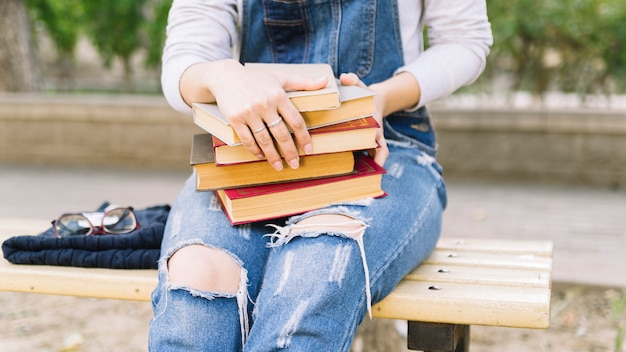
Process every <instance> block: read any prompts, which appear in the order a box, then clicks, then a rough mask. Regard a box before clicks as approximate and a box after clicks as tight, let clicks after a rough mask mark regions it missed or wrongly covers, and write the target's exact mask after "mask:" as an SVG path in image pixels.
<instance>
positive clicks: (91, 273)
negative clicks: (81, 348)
mask: <svg viewBox="0 0 626 352" xmlns="http://www.w3.org/2000/svg"><path fill="white" fill-rule="evenodd" d="M156 283H157V271H156V270H116V269H99V268H77V267H66V266H49V265H15V264H11V263H9V262H8V261H7V260H6V259H4V258H3V259H2V260H0V291H12V292H31V293H44V294H55V295H67V296H82V297H95V298H112V299H124V300H138V301H149V300H150V294H151V293H152V290H153V289H154V287H155V286H156Z"/></svg>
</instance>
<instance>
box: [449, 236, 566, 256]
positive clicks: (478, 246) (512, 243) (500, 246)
mask: <svg viewBox="0 0 626 352" xmlns="http://www.w3.org/2000/svg"><path fill="white" fill-rule="evenodd" d="M553 247H554V245H553V243H552V242H551V241H528V240H511V239H491V238H490V239H481V238H463V239H461V238H453V237H442V238H441V239H440V240H439V242H438V243H437V248H438V249H440V250H449V251H452V252H461V251H472V252H487V253H501V254H504V253H509V254H526V253H532V254H534V255H536V256H546V257H551V256H552V252H553V250H554V248H553Z"/></svg>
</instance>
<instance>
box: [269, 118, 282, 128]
mask: <svg viewBox="0 0 626 352" xmlns="http://www.w3.org/2000/svg"><path fill="white" fill-rule="evenodd" d="M281 122H283V119H282V118H281V117H279V118H277V119H276V120H274V121H272V122H270V123H268V124H267V127H268V128H272V127H276V126H278V125H279V124H280V123H281Z"/></svg>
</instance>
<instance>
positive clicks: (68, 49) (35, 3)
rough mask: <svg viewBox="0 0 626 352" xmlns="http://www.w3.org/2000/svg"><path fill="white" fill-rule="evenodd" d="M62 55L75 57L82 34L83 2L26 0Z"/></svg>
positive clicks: (73, 0) (71, 0) (72, 0)
mask: <svg viewBox="0 0 626 352" xmlns="http://www.w3.org/2000/svg"><path fill="white" fill-rule="evenodd" d="M26 6H27V7H28V8H29V9H30V10H31V12H32V13H33V15H34V17H35V19H36V21H38V22H40V23H42V24H43V26H44V27H45V29H46V31H47V32H48V33H49V34H50V38H51V39H52V41H53V42H54V44H55V46H56V48H57V50H58V51H59V53H60V54H61V55H64V56H73V54H74V50H75V49H76V44H77V43H78V38H79V36H80V32H81V30H82V29H81V23H82V3H81V0H26Z"/></svg>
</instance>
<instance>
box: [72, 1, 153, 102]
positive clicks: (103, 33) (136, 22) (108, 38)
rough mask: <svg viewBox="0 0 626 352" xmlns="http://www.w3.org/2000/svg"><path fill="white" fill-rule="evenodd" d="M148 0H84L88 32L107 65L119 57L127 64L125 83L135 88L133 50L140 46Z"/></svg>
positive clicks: (126, 86) (125, 65)
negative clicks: (144, 10) (105, 0)
mask: <svg viewBox="0 0 626 352" xmlns="http://www.w3.org/2000/svg"><path fill="white" fill-rule="evenodd" d="M147 2H148V0H109V1H107V2H106V3H102V2H100V1H90V0H85V1H83V7H84V12H85V27H86V29H87V36H88V37H89V38H90V39H91V41H92V42H93V44H94V46H95V47H96V49H97V50H98V52H99V53H100V56H101V57H102V59H103V60H104V63H105V65H106V66H107V67H110V66H111V64H112V62H113V59H115V58H118V59H120V60H121V62H122V66H123V68H124V87H125V90H126V91H129V92H130V91H134V83H133V65H132V57H133V54H135V53H136V52H137V50H138V49H139V48H140V47H141V28H142V21H143V19H144V15H143V9H144V5H145V4H146V3H147Z"/></svg>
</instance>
